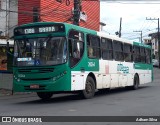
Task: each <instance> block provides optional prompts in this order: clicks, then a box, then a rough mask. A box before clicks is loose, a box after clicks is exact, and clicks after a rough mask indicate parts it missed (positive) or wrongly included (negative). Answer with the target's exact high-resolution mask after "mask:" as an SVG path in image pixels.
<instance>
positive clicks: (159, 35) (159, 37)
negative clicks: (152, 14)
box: [146, 17, 160, 69]
mask: <svg viewBox="0 0 160 125" xmlns="http://www.w3.org/2000/svg"><path fill="white" fill-rule="evenodd" d="M146 20H157V21H158V33H157V37H158V61H159V66H158V67H159V69H160V34H159V18H147V17H146Z"/></svg>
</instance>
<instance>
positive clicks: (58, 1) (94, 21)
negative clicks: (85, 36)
mask: <svg viewBox="0 0 160 125" xmlns="http://www.w3.org/2000/svg"><path fill="white" fill-rule="evenodd" d="M81 5H82V6H81V16H80V26H82V27H85V28H89V29H93V30H96V31H99V29H100V24H99V22H100V1H99V0H94V1H93V0H82V2H81ZM73 10H74V3H73V0H32V1H28V0H19V2H18V25H22V24H25V23H31V22H52V21H54V22H67V23H73V13H74V11H73Z"/></svg>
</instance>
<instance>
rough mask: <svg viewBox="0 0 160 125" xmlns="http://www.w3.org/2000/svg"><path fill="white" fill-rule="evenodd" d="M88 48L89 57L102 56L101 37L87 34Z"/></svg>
mask: <svg viewBox="0 0 160 125" xmlns="http://www.w3.org/2000/svg"><path fill="white" fill-rule="evenodd" d="M87 48H88V57H89V58H100V38H99V37H98V36H94V35H87Z"/></svg>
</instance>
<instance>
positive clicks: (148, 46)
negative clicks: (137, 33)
mask: <svg viewBox="0 0 160 125" xmlns="http://www.w3.org/2000/svg"><path fill="white" fill-rule="evenodd" d="M133 45H137V46H143V47H145V48H149V49H151V46H150V45H145V44H142V43H137V42H133Z"/></svg>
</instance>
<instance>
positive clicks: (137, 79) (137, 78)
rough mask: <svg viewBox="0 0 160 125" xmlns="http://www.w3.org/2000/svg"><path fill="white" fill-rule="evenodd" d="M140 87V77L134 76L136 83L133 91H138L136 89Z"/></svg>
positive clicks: (134, 82)
mask: <svg viewBox="0 0 160 125" xmlns="http://www.w3.org/2000/svg"><path fill="white" fill-rule="evenodd" d="M138 87H139V77H138V75H135V76H134V81H133V86H132V89H133V90H136V89H138Z"/></svg>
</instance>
